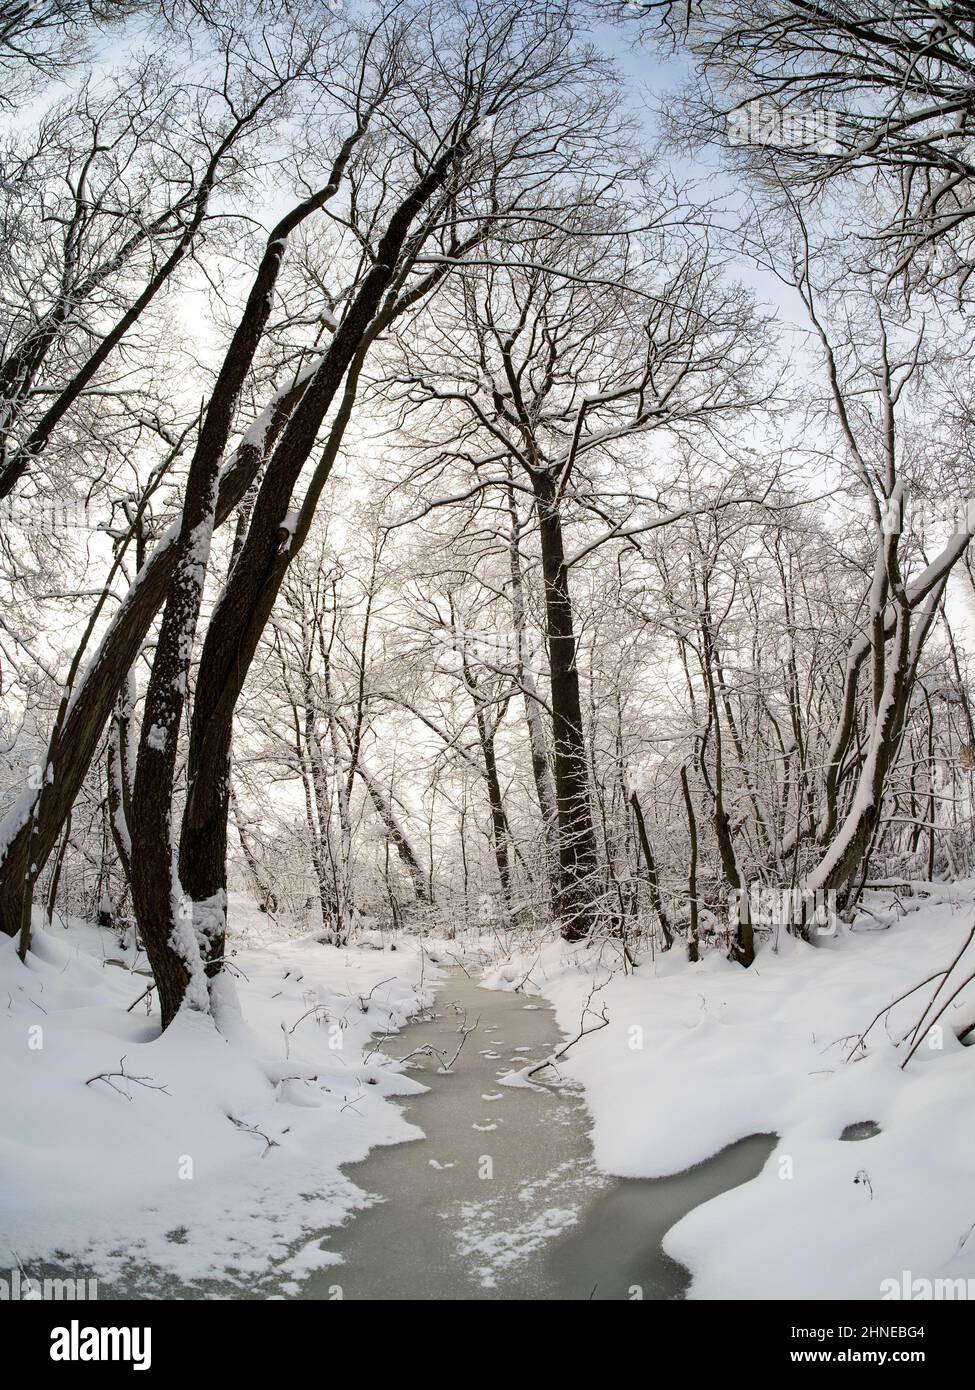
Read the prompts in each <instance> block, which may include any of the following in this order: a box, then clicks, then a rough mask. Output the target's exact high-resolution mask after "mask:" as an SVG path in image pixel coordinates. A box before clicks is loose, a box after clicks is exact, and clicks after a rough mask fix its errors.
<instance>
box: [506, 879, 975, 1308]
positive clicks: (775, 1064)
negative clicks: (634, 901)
mask: <svg viewBox="0 0 975 1390" xmlns="http://www.w3.org/2000/svg"><path fill="white" fill-rule="evenodd" d="M948 891H952V890H948ZM973 920H975V885H972V884H971V883H969V884H966V885H960V886H959V887H958V888H957V891H954V901H947V902H943V903H941V904H940V905H937V906H927V907H924V908H923V909H921V910H920V911H918V912H916V913H912V914H910V915H908V916H906V917H904V918H902V919H900V920H898V921H896V922H895V923H894V924H892V925H891V926H890V927H889V928H887V929H886V930H881V929H876V928H877V921H876V919H871V918H868V917H866V916H864V917H863V918H862V919H861V920H860V922H859V923H858V924H857V928H856V929H855V930H854V931H852V932H850V933H845V934H844V935H843V936H842V937H841V938H837V939H826V940H824V941H823V943H822V944H821V945H819V946H817V947H813V946H809V945H805V944H803V943H801V942H798V941H796V940H794V939H793V938H790V937H784V936H783V938H782V939H781V940H780V947H779V950H778V952H777V953H775V952H773V951H772V950H771V949H770V948H768V947H765V948H764V949H763V950H762V951H761V952H760V955H759V957H758V960H757V961H756V964H755V965H754V967H753V968H751V969H750V970H747V971H746V970H742V969H741V968H740V967H738V966H736V965H731V964H729V963H728V962H727V961H726V960H724V959H723V958H722V957H721V956H720V955H716V954H715V955H710V956H708V957H707V958H706V959H705V960H704V961H703V962H702V963H700V964H699V965H690V964H689V963H688V962H687V961H686V960H684V959H682V958H680V957H678V955H677V954H676V953H674V955H673V956H671V955H664V956H658V957H657V959H656V961H655V962H653V961H649V960H647V961H643V962H642V963H641V964H640V966H639V968H638V970H637V971H636V973H635V974H631V975H627V976H623V975H622V974H620V973H617V972H618V963H616V962H614V961H613V960H612V959H611V958H610V957H609V956H607V954H606V952H605V951H604V952H603V954H602V956H601V957H600V958H599V959H594V958H593V953H592V952H590V951H587V950H586V948H585V947H581V948H580V947H568V946H564V945H560V944H557V945H552V946H548V947H545V948H543V949H542V951H541V952H540V953H537V959H536V956H535V955H533V956H532V958H531V959H528V958H527V957H526V958H519V959H517V960H512V961H511V962H509V963H508V964H507V965H506V966H505V967H504V968H503V969H502V970H500V971H495V972H493V973H492V974H489V975H488V977H487V978H486V979H485V981H484V983H485V984H487V985H488V986H493V987H495V988H513V987H514V985H515V983H517V982H520V981H521V980H523V979H524V977H525V973H526V970H528V969H529V968H530V970H531V978H530V982H529V983H528V985H526V986H525V989H526V991H527V992H531V993H534V992H536V988H537V990H539V991H541V992H542V993H543V994H544V995H545V996H547V997H548V998H549V999H550V1000H551V1001H552V1002H553V1003H554V1005H555V1007H556V1011H557V1017H558V1022H559V1024H560V1026H561V1027H562V1029H563V1030H564V1031H565V1032H566V1034H568V1035H569V1036H570V1037H575V1035H576V1034H577V1033H578V1032H579V1030H580V1023H581V1018H582V1012H583V1009H584V1007H585V1006H586V1003H587V999H588V996H589V993H590V991H591V990H592V989H593V986H594V985H596V986H597V988H596V991H595V993H594V994H593V996H592V1000H591V1003H590V1004H589V1009H590V1012H589V1014H588V1016H587V1019H586V1026H587V1027H593V1026H595V1025H596V1024H598V1023H599V1022H600V1019H599V1013H600V1011H601V1010H602V1009H603V1007H604V1006H605V1009H606V1013H607V1015H608V1017H609V1020H610V1022H609V1024H608V1025H607V1026H606V1027H602V1028H600V1029H599V1031H595V1032H592V1033H591V1034H589V1035H588V1036H586V1037H585V1038H583V1039H582V1040H581V1041H580V1042H578V1043H577V1044H576V1045H575V1046H574V1047H573V1048H572V1049H571V1050H570V1052H569V1053H568V1054H567V1056H566V1057H565V1059H564V1060H563V1061H561V1062H560V1063H559V1068H560V1070H561V1071H562V1072H563V1074H565V1075H566V1076H568V1077H570V1078H573V1079H575V1080H576V1081H578V1082H580V1083H581V1084H582V1085H583V1086H584V1088H585V1094H586V1100H587V1103H588V1106H589V1109H590V1111H591V1113H592V1116H593V1125H592V1139H593V1145H594V1149H595V1157H596V1162H597V1163H598V1165H599V1166H600V1168H602V1169H604V1170H605V1171H606V1172H609V1173H615V1174H619V1175H621V1176H627V1177H657V1176H661V1175H664V1174H668V1173H674V1172H677V1171H680V1170H681V1169H684V1168H687V1167H689V1166H692V1165H693V1164H695V1163H698V1162H701V1161H703V1160H704V1159H707V1158H709V1157H710V1156H711V1155H713V1154H714V1153H716V1152H717V1151H718V1150H720V1149H721V1148H723V1147H724V1146H725V1145H727V1144H730V1143H732V1142H733V1141H734V1140H736V1139H740V1138H743V1137H744V1136H746V1135H749V1134H755V1133H774V1134H777V1135H779V1136H780V1138H779V1143H778V1145H777V1147H776V1149H775V1150H774V1152H773V1154H772V1155H771V1157H770V1158H769V1160H768V1162H767V1163H766V1165H765V1168H764V1169H763V1171H762V1173H761V1174H760V1175H759V1177H758V1178H756V1179H755V1180H754V1181H753V1182H750V1183H746V1184H744V1185H743V1186H741V1187H738V1188H737V1189H734V1190H733V1191H731V1192H727V1193H725V1194H724V1195H722V1196H720V1197H718V1198H716V1199H714V1200H713V1201H711V1202H708V1203H706V1204H705V1205H703V1206H701V1207H698V1208H697V1209H696V1210H694V1211H693V1212H691V1213H690V1214H689V1215H688V1216H686V1217H685V1218H684V1219H683V1220H682V1221H680V1222H679V1223H678V1224H677V1225H676V1226H675V1227H674V1228H673V1229H672V1230H671V1231H670V1232H669V1233H668V1235H667V1238H666V1240H665V1242H664V1248H665V1249H666V1250H667V1252H668V1254H670V1255H672V1256H673V1257H674V1258H675V1259H677V1260H679V1261H680V1262H681V1263H682V1264H684V1265H685V1266H687V1268H688V1269H690V1271H691V1273H692V1275H693V1284H692V1288H691V1293H690V1296H691V1297H697V1298H756V1299H779V1298H802V1299H818V1298H852V1299H856V1298H879V1297H881V1295H882V1292H883V1290H882V1281H884V1280H886V1279H895V1280H897V1282H898V1284H902V1283H903V1279H902V1275H903V1272H904V1271H910V1272H911V1278H914V1279H935V1278H954V1279H957V1278H970V1279H975V1199H973V1197H972V1174H973V1166H975V1165H973V1159H975V1105H973V1096H975V1048H973V1047H963V1046H962V1045H961V1044H960V1043H959V1042H958V1041H957V1038H956V1037H955V1033H954V1030H953V1028H952V1027H951V1021H954V1022H955V1024H956V1025H957V1024H960V1023H962V1022H970V1021H971V1019H972V1016H973V1003H975V1000H973V995H975V989H972V987H969V989H968V990H967V991H966V992H965V993H964V994H962V995H961V996H960V997H959V999H958V1001H956V1002H957V1005H958V1008H957V1009H952V1010H950V1011H949V1014H948V1015H946V1016H945V1019H943V1020H942V1022H943V1023H945V1024H946V1025H947V1026H946V1027H945V1029H944V1034H943V1038H938V1037H933V1038H931V1039H929V1041H928V1042H926V1043H925V1044H924V1045H922V1047H921V1049H920V1051H919V1052H918V1053H917V1054H916V1056H915V1058H914V1060H912V1062H911V1063H910V1065H909V1066H908V1068H907V1069H906V1071H902V1070H901V1063H902V1061H903V1060H904V1056H905V1055H906V1049H905V1048H903V1047H901V1048H899V1049H898V1048H896V1047H895V1041H897V1040H899V1039H901V1038H902V1037H903V1036H904V1034H905V1033H906V1032H907V1031H908V1030H910V1029H912V1028H913V1025H914V1023H915V1021H916V1020H917V1018H918V1016H919V1014H920V1012H921V1010H922V1008H923V1006H924V1004H925V1003H926V1002H927V999H928V998H929V997H930V994H931V991H932V990H933V988H934V986H933V985H932V986H928V987H926V988H925V989H924V990H922V991H920V992H919V993H917V994H915V995H913V996H912V997H911V998H910V999H908V1000H906V1001H905V1002H904V1003H903V1004H900V1005H898V1006H897V1007H896V1008H895V1009H894V1010H893V1011H892V1012H891V1013H890V1015H889V1016H888V1017H887V1020H886V1024H885V1022H884V1020H881V1022H880V1023H879V1024H878V1025H877V1026H876V1027H875V1028H874V1029H873V1031H872V1032H871V1034H870V1037H869V1039H868V1044H867V1047H866V1051H865V1055H862V1056H861V1060H859V1061H852V1062H847V1061H846V1060H845V1059H846V1057H847V1055H848V1054H849V1053H850V1052H851V1050H852V1049H853V1048H854V1045H855V1043H856V1040H857V1037H858V1036H859V1034H860V1033H861V1032H862V1031H863V1029H865V1028H866V1027H867V1025H868V1024H869V1023H870V1021H871V1019H872V1018H873V1016H874V1014H875V1013H877V1011H878V1010H880V1009H882V1008H883V1007H884V1006H885V1005H887V1004H888V1003H890V1001H892V1000H893V999H894V998H895V997H896V996H898V995H899V994H902V993H903V992H904V991H905V990H908V989H910V988H911V987H912V986H914V985H916V984H918V983H919V982H920V981H921V980H923V979H924V978H925V976H927V975H929V974H931V973H933V971H935V970H937V969H940V968H944V967H946V966H947V965H949V964H950V962H951V961H952V959H953V958H954V956H955V954H956V952H957V951H958V950H959V948H960V947H961V945H962V943H963V942H964V940H965V938H966V936H967V934H968V931H969V929H970V927H971V924H972V922H973ZM861 928H862V929H861ZM869 928H874V929H873V930H870V929H869ZM970 954H971V955H972V956H973V957H975V946H973V947H972V948H970ZM966 959H967V957H966ZM533 962H534V963H533ZM973 968H975V959H973V963H972V965H970V966H969V970H971V969H973ZM965 973H967V972H965ZM961 978H962V976H958V982H959V983H960V980H961ZM929 1044H933V1045H929ZM861 1052H862V1050H861ZM863 1120H873V1121H875V1122H876V1123H877V1125H879V1127H880V1130H881V1133H879V1134H877V1135H876V1136H875V1137H872V1138H869V1139H865V1140H862V1141H860V1142H850V1141H849V1140H841V1139H840V1135H841V1133H842V1132H843V1130H844V1128H845V1127H846V1126H848V1125H852V1124H855V1123H856V1122H858V1121H863ZM968 1287H969V1289H970V1290H975V1283H972V1284H970V1285H969V1286H968Z"/></svg>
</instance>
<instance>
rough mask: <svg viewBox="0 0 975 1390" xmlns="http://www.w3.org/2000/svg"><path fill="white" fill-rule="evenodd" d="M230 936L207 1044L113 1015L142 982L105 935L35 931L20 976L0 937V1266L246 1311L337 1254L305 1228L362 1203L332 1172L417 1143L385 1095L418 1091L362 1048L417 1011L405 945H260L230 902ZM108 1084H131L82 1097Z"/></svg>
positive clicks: (195, 1029) (249, 919)
mask: <svg viewBox="0 0 975 1390" xmlns="http://www.w3.org/2000/svg"><path fill="white" fill-rule="evenodd" d="M231 933H232V939H233V938H234V933H236V945H235V946H234V957H233V960H234V967H235V968H234V970H233V972H232V974H233V976H234V979H233V981H231V980H230V979H229V978H228V979H227V983H226V987H225V988H224V989H223V991H222V995H221V999H220V1024H221V1031H220V1032H218V1031H217V1030H216V1028H215V1027H214V1025H213V1023H212V1021H211V1020H210V1019H208V1018H206V1017H204V1016H203V1015H200V1014H192V1013H187V1014H186V1015H184V1016H181V1017H180V1018H178V1019H177V1020H176V1022H175V1023H174V1024H173V1026H172V1027H171V1028H169V1029H168V1030H167V1031H166V1033H164V1034H162V1035H160V1033H159V1025H158V1016H157V1015H156V1014H155V1012H154V1013H153V1014H152V1015H151V1016H149V1017H147V1016H146V1007H145V1004H144V1003H138V1004H136V1005H135V1007H134V1008H133V1009H132V1011H131V1012H127V1007H128V1005H129V1004H131V1003H132V1002H133V1001H135V1000H137V999H138V998H139V996H140V994H141V993H142V991H143V990H144V988H145V985H146V979H145V977H144V976H143V975H140V974H138V973H133V971H132V969H131V967H132V966H133V965H134V964H136V962H134V961H133V960H132V959H131V957H132V951H131V949H130V950H129V951H128V952H125V953H121V952H120V950H119V948H118V940H117V937H115V936H114V935H113V934H111V933H109V932H105V931H100V930H98V929H97V928H94V927H91V926H87V925H85V924H81V923H73V924H72V925H71V927H70V929H69V930H67V931H65V930H62V929H60V928H55V929H54V930H50V931H45V930H38V931H37V933H36V937H35V949H34V950H33V952H32V954H31V957H30V959H29V962H28V966H27V968H25V967H24V966H23V965H21V963H20V962H19V961H18V960H17V957H16V953H15V943H14V942H12V941H10V940H8V939H7V938H6V937H0V1114H2V1116H3V1125H2V1129H3V1134H2V1137H0V1169H2V1171H3V1174H4V1184H3V1189H4V1190H3V1197H2V1213H0V1265H5V1266H6V1267H11V1268H12V1267H15V1266H16V1264H18V1263H20V1264H22V1265H23V1266H24V1267H25V1268H26V1269H27V1270H28V1272H31V1267H32V1265H34V1264H35V1263H36V1262H38V1261H44V1260H56V1262H57V1263H58V1264H60V1265H68V1266H72V1267H74V1268H75V1269H77V1270H78V1273H79V1274H80V1273H81V1269H80V1268H79V1266H83V1267H85V1268H89V1269H94V1270H95V1271H96V1272H97V1274H98V1276H99V1280H100V1284H101V1285H102V1287H103V1289H106V1291H107V1287H108V1286H109V1284H110V1283H111V1284H112V1291H113V1292H114V1293H116V1294H117V1293H119V1292H124V1291H125V1289H126V1288H128V1287H131V1288H138V1287H140V1286H142V1287H148V1288H150V1289H153V1290H156V1291H157V1292H158V1290H159V1287H160V1286H159V1271H163V1272H165V1273H166V1274H169V1275H171V1276H173V1277H175V1278H176V1279H179V1280H188V1281H196V1280H203V1279H210V1278H216V1279H219V1280H221V1281H231V1282H232V1283H233V1284H235V1285H236V1286H237V1287H238V1289H239V1288H240V1287H241V1286H243V1287H245V1288H247V1289H248V1290H249V1291H250V1292H251V1294H252V1296H256V1297H260V1296H261V1294H262V1292H264V1291H266V1290H267V1289H268V1288H269V1287H270V1284H269V1283H266V1282H265V1280H266V1279H270V1277H272V1275H273V1277H275V1278H276V1279H277V1281H278V1282H277V1288H278V1290H280V1289H281V1287H282V1285H281V1282H280V1281H281V1278H282V1276H284V1277H285V1278H286V1279H287V1278H289V1277H290V1278H291V1279H295V1278H298V1277H300V1276H301V1275H303V1274H306V1273H309V1272H311V1270H313V1269H314V1268H315V1267H316V1266H321V1265H323V1264H327V1263H330V1262H332V1261H334V1260H335V1259H337V1257H336V1256H335V1255H331V1254H327V1253H325V1252H323V1251H321V1250H320V1248H319V1240H318V1237H314V1238H313V1236H312V1233H314V1232H319V1233H320V1232H321V1231H322V1229H323V1228H324V1227H326V1226H330V1225H335V1224H336V1223H339V1222H341V1221H342V1220H344V1219H345V1217H346V1216H347V1215H348V1214H349V1212H351V1211H352V1210H354V1209H355V1208H357V1207H359V1206H361V1205H363V1204H364V1202H365V1201H366V1200H367V1199H366V1197H365V1194H363V1193H362V1192H361V1191H359V1190H358V1189H357V1188H356V1187H355V1186H354V1185H353V1184H352V1183H351V1182H349V1180H348V1179H347V1178H345V1177H344V1176H343V1175H342V1174H341V1173H340V1172H339V1165H340V1164H343V1163H348V1162H353V1161H355V1160H357V1159H360V1158H362V1157H364V1156H365V1155H366V1153H367V1152H368V1150H369V1148H370V1147H371V1146H373V1145H375V1144H385V1143H395V1142H397V1141H400V1140H404V1139H410V1138H414V1137H417V1136H418V1134H419V1131H417V1130H416V1129H415V1127H413V1126H411V1125H409V1124H407V1123H406V1121H405V1120H404V1119H403V1118H402V1115H401V1113H400V1111H399V1109H398V1108H397V1107H396V1106H394V1105H391V1104H390V1103H389V1102H388V1100H387V1099H386V1098H387V1097H388V1096H391V1095H397V1094H409V1093H411V1092H415V1091H417V1090H421V1089H422V1087H421V1086H420V1084H419V1083H418V1082H417V1081H415V1080H413V1079H412V1078H410V1077H408V1076H406V1075H404V1074H402V1072H400V1071H399V1069H398V1067H397V1064H395V1063H391V1062H389V1061H388V1060H387V1059H386V1058H384V1057H383V1056H381V1055H379V1054H377V1053H376V1052H375V1051H374V1048H375V1044H376V1041H377V1040H376V1039H375V1038H374V1037H373V1035H375V1034H378V1035H380V1036H382V1035H383V1034H385V1033H387V1032H390V1031H394V1030H396V1029H399V1028H400V1027H401V1026H402V1025H403V1024H404V1023H405V1022H406V1020H407V1019H408V1018H409V1017H410V1016H411V1015H412V1014H413V1013H415V1012H416V1011H417V1009H418V1008H419V1007H421V1006H422V1005H424V1004H427V1003H429V1002H430V1001H431V999H432V989H431V985H432V984H433V983H435V980H436V978H437V972H436V970H435V967H433V966H432V965H431V964H430V962H429V960H425V959H424V958H423V957H422V956H421V954H420V951H419V949H418V948H417V947H416V946H414V945H412V944H411V943H409V942H400V943H399V944H398V949H397V951H396V952H395V954H391V953H389V952H388V951H383V950H378V949H370V948H369V945H368V944H367V945H362V946H357V947H351V948H347V949H343V950H336V949H335V948H333V947H329V946H323V945H321V944H319V943H318V942H317V941H315V940H314V939H313V938H312V937H307V936H306V937H299V938H292V939H283V938H281V937H277V936H275V935H274V934H273V931H272V930H271V928H270V927H269V926H268V924H267V919H266V918H260V914H258V913H257V912H256V911H252V912H248V911H246V910H245V909H243V908H242V906H241V903H240V901H239V900H238V901H237V903H236V904H235V903H234V900H233V898H232V899H231ZM126 957H128V958H126ZM120 963H121V966H122V968H119V964H120ZM138 964H141V965H143V966H144V964H145V962H144V958H143V960H142V961H141V962H139V963H138ZM123 1057H124V1064H122V1063H121V1060H120V1059H122V1058H123ZM122 1070H124V1071H125V1072H126V1073H127V1074H128V1076H129V1077H132V1078H134V1077H140V1078H143V1082H142V1084H140V1083H139V1082H138V1081H136V1080H134V1079H132V1080H130V1079H127V1078H126V1077H123V1076H117V1075H116V1076H110V1075H109V1076H108V1077H107V1079H105V1080H95V1081H91V1084H86V1083H88V1082H89V1080H90V1078H93V1077H96V1076H98V1075H99V1074H102V1073H113V1072H114V1073H117V1072H119V1071H122ZM158 1088H164V1089H158ZM269 1265H270V1266H273V1269H272V1270H270V1271H269ZM140 1280H142V1284H141V1285H140ZM112 1281H115V1282H112ZM288 1288H289V1285H288V1284H285V1285H284V1289H285V1291H288Z"/></svg>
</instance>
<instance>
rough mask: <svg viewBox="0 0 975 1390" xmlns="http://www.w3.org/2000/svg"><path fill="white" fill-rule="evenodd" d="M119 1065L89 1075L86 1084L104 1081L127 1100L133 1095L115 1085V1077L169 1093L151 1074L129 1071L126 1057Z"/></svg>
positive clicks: (165, 1093)
mask: <svg viewBox="0 0 975 1390" xmlns="http://www.w3.org/2000/svg"><path fill="white" fill-rule="evenodd" d="M136 1002H137V1003H138V1000H136ZM118 1065H119V1069H118V1071H102V1072H99V1073H98V1075H97V1076H89V1078H88V1080H87V1081H86V1082H85V1085H86V1086H90V1085H91V1084H92V1082H93V1081H104V1082H105V1083H106V1085H108V1086H111V1088H112V1090H113V1091H118V1093H119V1095H120V1096H125V1099H126V1100H131V1099H132V1097H131V1095H129V1093H128V1092H127V1091H123V1089H122V1087H121V1086H116V1085H115V1081H114V1079H113V1078H114V1077H120V1078H124V1080H126V1081H134V1082H135V1083H136V1085H137V1086H144V1087H145V1088H146V1090H147V1091H162V1092H163V1094H164V1095H167V1096H168V1095H169V1090H168V1089H167V1087H165V1086H161V1085H160V1084H159V1083H158V1082H157V1081H153V1079H152V1077H151V1076H133V1075H132V1073H131V1072H127V1071H126V1070H125V1057H122V1058H120V1060H119V1064H118Z"/></svg>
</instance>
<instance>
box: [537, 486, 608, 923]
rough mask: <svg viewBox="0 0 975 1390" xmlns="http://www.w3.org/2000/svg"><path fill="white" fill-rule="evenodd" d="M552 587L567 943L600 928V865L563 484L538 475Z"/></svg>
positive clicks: (561, 888)
mask: <svg viewBox="0 0 975 1390" xmlns="http://www.w3.org/2000/svg"><path fill="white" fill-rule="evenodd" d="M531 479H532V485H533V487H534V491H535V500H536V503H537V509H538V525H539V535H540V539H541V549H542V574H543V577H544V581H545V625H546V637H547V641H548V658H549V671H550V674H551V688H552V735H553V743H554V748H555V757H554V773H555V800H556V817H557V823H558V831H559V883H558V895H557V899H556V916H557V918H558V920H559V924H560V927H561V931H562V935H563V937H564V938H565V940H566V941H579V940H581V939H582V938H583V937H585V936H587V935H588V934H589V932H590V931H591V930H592V928H593V926H594V925H595V922H596V914H597V897H598V860H597V852H596V834H595V830H594V828H593V822H592V809H591V806H590V801H589V773H588V765H587V759H586V746H585V738H584V735H583V724H582V701H581V697H580V693H579V672H578V668H577V666H576V638H575V627H574V622H573V614H572V600H571V596H570V594H569V571H568V567H567V565H566V563H565V546H564V542H563V538H562V518H561V515H560V513H559V504H558V497H557V492H556V486H557V485H556V481H555V479H554V478H552V477H551V476H550V475H549V474H548V473H545V472H543V471H541V470H537V469H535V470H533V471H532V474H531Z"/></svg>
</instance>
